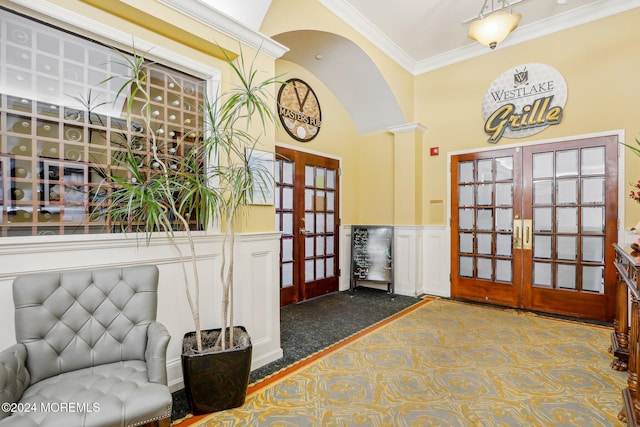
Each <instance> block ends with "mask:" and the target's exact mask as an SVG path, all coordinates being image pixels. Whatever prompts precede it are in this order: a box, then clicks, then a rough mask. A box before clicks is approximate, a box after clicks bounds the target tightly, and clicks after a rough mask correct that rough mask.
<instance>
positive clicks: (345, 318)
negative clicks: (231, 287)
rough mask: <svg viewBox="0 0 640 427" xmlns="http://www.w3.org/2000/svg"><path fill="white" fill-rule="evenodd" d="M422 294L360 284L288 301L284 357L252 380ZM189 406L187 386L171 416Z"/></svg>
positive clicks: (179, 415) (185, 411) (282, 311)
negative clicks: (393, 292)
mask: <svg viewBox="0 0 640 427" xmlns="http://www.w3.org/2000/svg"><path fill="white" fill-rule="evenodd" d="M419 301H420V298H415V297H406V296H402V295H395V296H394V297H393V298H391V296H390V295H389V294H387V293H386V292H385V291H382V290H377V289H372V288H366V287H358V288H356V290H355V291H354V292H353V295H351V294H350V293H349V292H348V291H345V292H336V293H333V294H328V295H324V296H322V297H319V298H316V299H313V300H310V301H305V302H303V303H300V304H295V305H289V306H287V307H283V308H282V309H280V344H281V347H282V351H283V353H284V355H283V357H282V358H280V359H278V360H276V361H274V362H272V363H269V364H268V365H265V366H263V367H261V368H258V369H256V370H254V371H252V372H251V377H250V379H249V382H250V383H253V382H256V381H258V380H260V379H262V378H264V377H266V376H268V375H270V374H272V373H274V372H277V371H279V370H281V369H283V368H286V367H287V366H289V365H291V364H293V363H295V362H297V361H298V360H300V359H303V358H305V357H307V356H309V355H311V354H313V353H315V352H317V351H319V350H322V349H324V348H326V347H328V346H329V345H331V344H333V343H335V342H338V341H340V340H342V339H344V338H346V337H348V336H350V335H353V334H354V333H356V332H358V331H360V330H362V329H364V328H366V327H368V326H370V325H373V324H374V323H377V322H379V321H381V320H383V319H386V318H387V317H389V316H391V315H393V314H395V313H397V312H399V311H402V310H403V309H405V308H407V307H409V306H411V305H413V304H415V303H417V302H419ZM189 412H190V410H189V403H188V402H187V399H186V395H185V393H184V390H179V391H177V392H175V393H173V412H172V415H171V419H172V420H177V419H180V418H183V417H185V416H186V415H187V414H188V413H189Z"/></svg>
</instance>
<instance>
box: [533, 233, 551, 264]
mask: <svg viewBox="0 0 640 427" xmlns="http://www.w3.org/2000/svg"><path fill="white" fill-rule="evenodd" d="M533 256H534V258H546V259H550V258H551V236H544V235H540V234H535V235H534V236H533Z"/></svg>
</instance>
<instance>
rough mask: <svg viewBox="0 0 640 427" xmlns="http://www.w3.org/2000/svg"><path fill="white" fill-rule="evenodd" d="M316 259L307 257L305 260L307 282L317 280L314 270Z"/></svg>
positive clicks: (305, 279) (305, 278)
mask: <svg viewBox="0 0 640 427" xmlns="http://www.w3.org/2000/svg"><path fill="white" fill-rule="evenodd" d="M315 264H316V263H315V261H314V260H312V259H307V260H305V261H304V281H305V283H307V282H313V281H314V280H315V272H314V268H313V267H314V265H315Z"/></svg>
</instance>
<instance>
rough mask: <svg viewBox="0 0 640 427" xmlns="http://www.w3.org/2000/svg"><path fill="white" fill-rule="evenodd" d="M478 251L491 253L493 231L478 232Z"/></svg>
mask: <svg viewBox="0 0 640 427" xmlns="http://www.w3.org/2000/svg"><path fill="white" fill-rule="evenodd" d="M477 238H478V253H479V254H483V255H491V253H492V250H491V233H478V234H477Z"/></svg>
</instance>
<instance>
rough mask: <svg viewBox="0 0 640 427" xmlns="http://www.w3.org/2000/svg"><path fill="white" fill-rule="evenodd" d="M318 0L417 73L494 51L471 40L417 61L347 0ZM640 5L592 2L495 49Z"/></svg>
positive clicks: (619, 0) (632, 0) (634, 0)
mask: <svg viewBox="0 0 640 427" xmlns="http://www.w3.org/2000/svg"><path fill="white" fill-rule="evenodd" d="M318 1H319V2H320V3H321V4H322V5H324V6H325V7H326V8H327V9H329V10H330V11H331V12H333V13H334V14H335V15H336V16H338V17H339V18H340V19H342V20H343V21H344V22H346V23H347V24H348V25H349V26H351V27H352V28H353V29H355V30H356V31H357V32H359V33H360V34H361V35H363V36H364V37H365V38H367V39H368V40H369V41H371V42H372V43H373V44H374V45H375V46H377V47H378V48H379V49H380V50H382V51H383V52H384V53H385V54H387V55H388V56H389V57H390V58H391V59H393V60H394V61H395V62H397V63H398V64H399V65H400V66H402V67H403V68H404V69H406V70H407V71H408V72H409V73H411V74H412V75H414V76H417V75H420V74H423V73H426V72H429V71H433V70H436V69H439V68H442V67H446V66H448V65H451V64H455V63H457V62H461V61H465V60H467V59H471V58H474V57H477V56H481V55H486V54H489V53H491V52H492V50H490V49H488V48H487V47H485V46H482V45H480V44H478V43H470V44H468V45H466V46H463V47H460V48H458V49H455V50H452V51H449V52H445V53H442V54H440V55H436V56H433V57H431V58H427V59H424V60H421V61H416V60H415V59H413V58H412V57H411V56H410V55H409V54H407V53H406V52H405V51H403V50H402V49H400V47H398V45H397V44H395V43H394V42H393V41H391V40H390V39H389V38H388V37H387V36H386V35H384V34H383V33H382V32H381V31H380V30H379V29H378V28H377V27H376V26H375V25H373V24H372V23H371V21H369V20H367V19H366V18H365V17H364V16H363V15H362V14H361V13H360V12H358V11H357V10H355V9H354V8H353V7H352V6H351V5H350V4H349V3H348V2H347V1H345V0H318ZM637 7H640V0H600V1H597V2H594V3H590V4H588V5H585V6H582V7H578V8H575V9H571V10H569V11H567V12H565V13H562V14H559V15H555V16H552V17H550V18H547V19H545V20H542V21H538V22H536V23H534V24H529V25H526V26H523V27H519V28H517V29H516V30H515V31H514V32H513V33H511V34H510V35H509V37H508V38H507V39H506V40H505V41H504V42H502V43H500V44H499V45H498V46H497V47H496V49H495V50H499V49H504V48H507V47H509V46H515V45H517V44H519V43H523V42H526V41H529V40H533V39H535V38H538V37H542V36H546V35H549V34H552V33H555V32H558V31H562V30H566V29H569V28H572V27H576V26H578V25H584V24H587V23H589V22H593V21H596V20H598V19H602V18H606V17H609V16H612V15H616V14H618V13H622V12H626V11H628V10H631V9H635V8H637Z"/></svg>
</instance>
